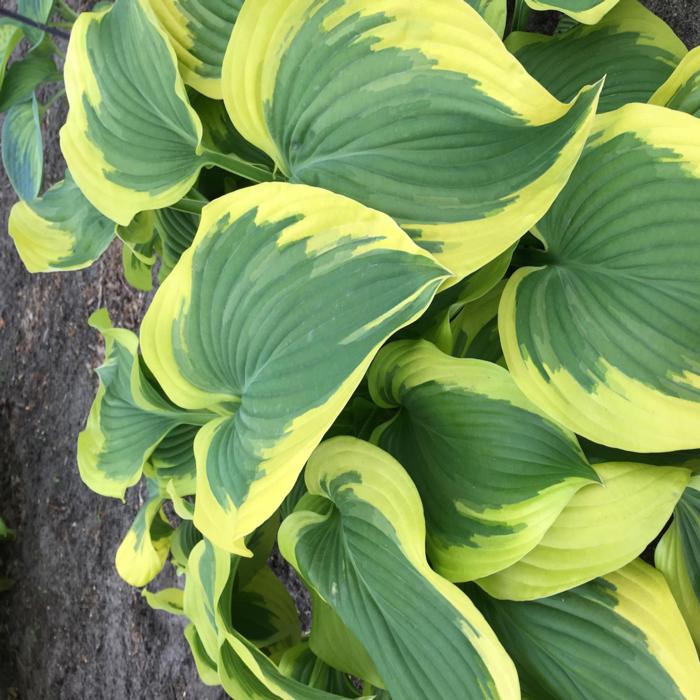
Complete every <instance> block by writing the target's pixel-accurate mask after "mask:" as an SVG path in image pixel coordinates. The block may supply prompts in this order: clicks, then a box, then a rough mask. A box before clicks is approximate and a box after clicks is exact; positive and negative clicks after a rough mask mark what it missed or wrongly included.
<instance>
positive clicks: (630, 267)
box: [499, 104, 700, 452]
mask: <svg viewBox="0 0 700 700" xmlns="http://www.w3.org/2000/svg"><path fill="white" fill-rule="evenodd" d="M594 131H595V133H594V134H593V136H592V137H591V139H590V141H589V143H588V145H587V146H586V150H585V152H584V154H583V156H582V158H581V161H580V162H579V164H578V165H577V167H576V169H575V170H574V173H573V175H572V177H571V180H570V181H569V183H568V185H567V186H566V188H565V189H564V191H563V192H562V194H561V195H560V196H559V198H558V199H557V201H556V202H555V204H554V206H553V207H552V208H551V209H550V211H549V212H548V213H547V215H546V216H545V217H544V219H543V220H542V221H541V222H540V223H539V224H538V225H537V228H536V230H535V233H536V234H537V236H538V237H539V238H540V239H541V240H542V242H543V244H544V247H545V251H544V252H540V253H539V254H536V251H535V252H533V265H536V266H537V267H525V268H521V269H520V270H518V271H517V272H516V273H515V274H514V275H513V276H512V277H511V278H510V280H509V281H508V284H507V286H506V289H505V291H504V292H503V298H502V300H501V306H500V312H499V331H500V335H501V344H502V346H503V352H504V355H505V358H506V362H507V363H508V367H509V369H510V371H511V373H512V374H513V376H514V378H515V380H516V382H517V383H518V385H519V386H520V388H521V389H522V390H523V392H524V393H525V394H526V395H527V396H528V397H529V398H530V400H531V401H534V402H535V403H536V404H537V405H538V406H540V407H541V408H542V410H544V411H546V412H547V413H549V414H550V415H551V416H552V417H553V418H555V419H556V420H558V421H559V422H560V423H562V424H563V425H565V426H567V427H568V428H570V429H571V430H573V431H574V432H576V433H579V434H580V435H583V436H585V437H587V438H589V439H590V440H592V441H594V442H597V443H601V444H606V445H610V446H613V447H619V448H622V449H625V450H630V451H634V452H663V451H673V450H682V449H691V448H696V447H700V432H699V431H698V424H699V423H698V422H699V421H700V350H699V349H700V276H698V274H697V270H698V266H700V236H698V227H700V207H698V206H697V202H698V200H699V199H700V120H698V119H696V118H694V117H691V116H689V115H687V114H682V113H680V112H674V111H672V110H669V109H664V108H661V107H655V106H651V105H641V104H634V105H627V106H626V107H622V108H621V109H619V110H616V111H615V112H609V113H608V114H604V115H601V116H599V117H598V120H597V122H596V126H595V129H594Z"/></svg>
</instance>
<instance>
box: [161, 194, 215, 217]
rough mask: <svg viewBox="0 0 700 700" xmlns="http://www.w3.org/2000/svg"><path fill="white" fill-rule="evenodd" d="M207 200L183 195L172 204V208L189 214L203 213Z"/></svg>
mask: <svg viewBox="0 0 700 700" xmlns="http://www.w3.org/2000/svg"><path fill="white" fill-rule="evenodd" d="M205 204H207V201H206V200H200V199H193V198H192V197H183V198H182V199H181V200H180V201H179V202H175V204H171V205H170V208H171V209H174V210H175V211H182V212H185V213H187V214H201V213H202V209H204V205H205Z"/></svg>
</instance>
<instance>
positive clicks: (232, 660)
mask: <svg viewBox="0 0 700 700" xmlns="http://www.w3.org/2000/svg"><path fill="white" fill-rule="evenodd" d="M235 562H236V557H232V556H231V555H230V554H228V553H227V552H224V551H223V550H221V549H218V548H217V547H215V546H214V545H212V544H211V543H210V542H208V541H207V540H203V541H202V542H200V543H199V544H197V545H196V546H195V548H194V549H193V550H192V552H191V554H190V557H189V562H188V567H187V578H186V581H185V595H184V604H185V614H186V615H187V617H189V619H190V620H191V621H192V623H193V625H194V628H195V630H194V631H196V633H197V634H196V636H195V635H194V634H193V633H192V632H190V633H189V635H188V641H190V644H191V645H192V646H193V651H195V650H196V652H195V659H198V661H197V665H198V668H199V667H200V664H201V665H202V666H203V667H204V670H205V673H206V675H207V677H208V678H211V677H212V675H213V673H215V672H218V677H219V679H220V681H219V682H220V683H221V684H222V685H223V687H224V689H225V690H226V692H228V693H229V695H230V696H231V697H233V698H246V700H338V697H339V696H337V695H333V694H330V693H326V692H323V691H321V690H316V689H314V688H309V687H308V686H305V685H302V684H301V683H299V682H298V681H296V680H294V679H292V678H288V677H287V676H285V675H283V674H282V673H281V672H280V671H279V669H278V668H277V666H275V664H273V663H272V661H270V659H269V658H268V657H267V656H265V655H264V654H263V653H262V652H261V651H259V650H258V649H257V648H256V647H255V645H253V644H251V643H250V642H249V641H248V640H246V639H245V638H244V637H242V636H241V635H240V634H239V633H238V632H236V631H235V630H234V629H233V628H232V627H231V625H230V620H231V604H232V601H231V590H230V588H231V584H232V580H233V575H234V572H235ZM214 659H216V661H214ZM200 673H201V670H200Z"/></svg>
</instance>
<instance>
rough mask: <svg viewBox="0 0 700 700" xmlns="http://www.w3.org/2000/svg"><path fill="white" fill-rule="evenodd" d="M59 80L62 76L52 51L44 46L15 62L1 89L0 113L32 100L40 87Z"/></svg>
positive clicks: (8, 70)
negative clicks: (35, 91)
mask: <svg viewBox="0 0 700 700" xmlns="http://www.w3.org/2000/svg"><path fill="white" fill-rule="evenodd" d="M4 60H5V61H6V60H7V58H5V59H4ZM0 65H2V62H1V61H0ZM57 80H60V75H59V73H58V71H57V70H56V64H55V63H54V62H53V57H52V55H51V49H49V48H45V46H44V45H43V44H42V45H41V46H38V47H37V48H36V49H34V50H33V51H32V52H31V53H29V54H27V55H26V56H25V57H24V58H21V59H18V60H16V61H14V62H13V63H12V64H11V65H10V67H9V68H8V69H7V72H6V73H5V78H4V80H3V81H2V83H1V84H2V88H0V112H6V111H7V110H8V109H10V107H12V105H16V104H19V103H20V102H24V101H25V100H28V99H31V97H32V94H33V93H34V90H35V89H36V88H37V87H39V86H40V85H43V84H44V83H48V82H55V81H57Z"/></svg>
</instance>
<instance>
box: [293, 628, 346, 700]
mask: <svg viewBox="0 0 700 700" xmlns="http://www.w3.org/2000/svg"><path fill="white" fill-rule="evenodd" d="M279 669H280V672H282V673H284V675H285V676H289V677H290V678H294V679H295V680H297V681H299V682H300V683H303V684H304V685H308V686H311V687H312V688H319V689H320V690H327V691H328V692H330V693H338V694H342V695H346V696H348V697H355V696H357V695H359V693H358V692H357V691H356V689H355V688H354V686H353V685H352V683H351V682H350V679H349V678H348V677H347V676H346V675H345V674H344V673H341V672H340V671H338V670H337V669H335V668H332V667H331V666H329V665H328V664H326V663H324V662H323V661H321V659H319V658H318V656H316V654H314V653H313V651H311V647H310V646H309V644H308V643H307V642H302V643H301V644H297V645H296V646H294V647H292V648H291V649H288V650H287V651H285V652H284V655H283V656H282V658H281V659H280V663H279Z"/></svg>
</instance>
